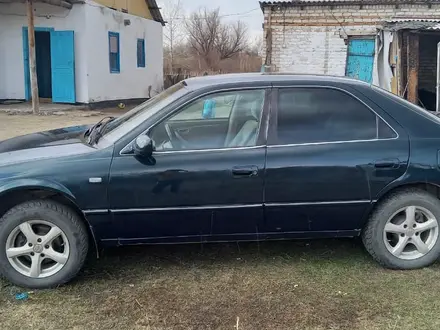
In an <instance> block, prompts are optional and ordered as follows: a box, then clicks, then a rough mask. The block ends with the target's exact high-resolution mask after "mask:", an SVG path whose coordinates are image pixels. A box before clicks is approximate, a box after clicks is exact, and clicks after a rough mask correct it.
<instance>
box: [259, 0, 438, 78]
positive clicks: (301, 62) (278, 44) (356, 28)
mask: <svg viewBox="0 0 440 330" xmlns="http://www.w3.org/2000/svg"><path fill="white" fill-rule="evenodd" d="M310 2H311V1H309V4H307V5H305V6H303V7H301V6H292V7H281V8H279V9H277V7H273V10H272V12H270V11H269V8H268V7H266V8H265V9H264V24H265V33H267V29H268V27H269V15H270V17H271V19H270V22H271V23H270V25H271V27H272V29H273V33H272V64H273V65H274V66H275V70H276V71H284V72H293V73H312V74H330V75H338V76H343V75H345V68H346V62H347V45H346V43H345V41H344V39H346V38H347V37H350V36H375V35H376V34H377V29H376V28H377V27H378V26H380V24H379V23H380V22H381V21H384V20H387V19H392V18H396V17H400V18H404V17H408V18H413V17H420V18H426V19H432V18H438V17H439V15H440V4H432V5H429V4H399V6H395V5H363V6H362V7H360V6H359V5H351V4H349V2H350V0H346V2H347V4H343V5H339V4H338V5H332V6H330V5H310ZM264 48H265V50H264V54H266V43H265V44H264ZM374 74H377V71H375V73H374Z"/></svg>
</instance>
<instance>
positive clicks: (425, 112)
mask: <svg viewBox="0 0 440 330" xmlns="http://www.w3.org/2000/svg"><path fill="white" fill-rule="evenodd" d="M372 87H373V89H374V90H375V91H376V92H379V93H380V94H382V95H383V96H385V97H386V98H388V99H389V100H391V101H393V102H395V103H398V104H400V105H402V106H404V107H405V108H407V109H409V110H411V111H413V112H415V113H417V114H419V115H421V116H423V117H425V118H426V119H429V120H431V121H432V122H435V123H437V124H439V125H440V118H439V117H438V116H436V115H435V114H433V113H432V112H431V111H429V110H425V109H423V108H422V107H419V106H417V105H415V104H413V103H411V102H409V101H407V100H405V99H404V98H402V97H400V96H398V95H396V94H393V93H391V92H389V91H387V90H385V89H382V88H380V87H377V86H372Z"/></svg>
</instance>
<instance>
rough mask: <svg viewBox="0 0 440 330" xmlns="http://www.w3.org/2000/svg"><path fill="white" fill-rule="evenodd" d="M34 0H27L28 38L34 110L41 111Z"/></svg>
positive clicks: (35, 112) (36, 112) (35, 111)
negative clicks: (36, 57)
mask: <svg viewBox="0 0 440 330" xmlns="http://www.w3.org/2000/svg"><path fill="white" fill-rule="evenodd" d="M32 1H33V0H26V5H27V6H26V7H27V19H28V40H29V71H30V75H29V76H30V80H31V90H32V112H33V113H34V114H38V113H40V100H39V98H38V80H37V63H36V59H35V29H34V10H33V5H32Z"/></svg>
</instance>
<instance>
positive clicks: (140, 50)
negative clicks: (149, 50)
mask: <svg viewBox="0 0 440 330" xmlns="http://www.w3.org/2000/svg"><path fill="white" fill-rule="evenodd" d="M137 66H138V68H145V39H138V40H137Z"/></svg>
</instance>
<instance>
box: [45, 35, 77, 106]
mask: <svg viewBox="0 0 440 330" xmlns="http://www.w3.org/2000/svg"><path fill="white" fill-rule="evenodd" d="M74 43H75V41H74V32H73V31H51V33H50V50H51V51H50V53H51V60H52V101H53V102H57V103H75V102H76V96H75V45H74Z"/></svg>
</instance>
